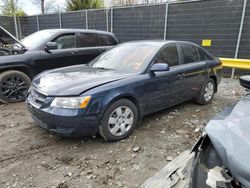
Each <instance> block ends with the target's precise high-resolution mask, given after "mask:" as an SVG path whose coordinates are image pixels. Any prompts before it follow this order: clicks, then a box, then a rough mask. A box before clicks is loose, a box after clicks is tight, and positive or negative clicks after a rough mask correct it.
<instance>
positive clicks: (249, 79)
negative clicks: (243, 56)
mask: <svg viewBox="0 0 250 188" xmlns="http://www.w3.org/2000/svg"><path fill="white" fill-rule="evenodd" d="M240 85H241V86H243V87H244V88H246V89H250V75H246V76H241V77H240Z"/></svg>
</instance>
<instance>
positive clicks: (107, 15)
mask: <svg viewBox="0 0 250 188" xmlns="http://www.w3.org/2000/svg"><path fill="white" fill-rule="evenodd" d="M106 26H107V31H109V9H106Z"/></svg>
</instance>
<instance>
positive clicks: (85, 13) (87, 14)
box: [85, 10, 89, 29]
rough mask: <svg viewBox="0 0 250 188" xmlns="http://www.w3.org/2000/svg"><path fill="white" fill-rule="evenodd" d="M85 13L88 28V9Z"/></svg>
mask: <svg viewBox="0 0 250 188" xmlns="http://www.w3.org/2000/svg"><path fill="white" fill-rule="evenodd" d="M85 14H86V16H85V18H86V20H85V21H86V29H88V28H89V24H88V11H87V10H85Z"/></svg>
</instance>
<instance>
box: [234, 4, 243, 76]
mask: <svg viewBox="0 0 250 188" xmlns="http://www.w3.org/2000/svg"><path fill="white" fill-rule="evenodd" d="M246 6H247V0H244V5H243V10H242V15H241V21H240V29H239V34H238V39H237V45H236V49H235V54H234V58H235V59H237V58H238V53H239V48H240V41H241V35H242V30H243V25H244V20H245V14H246ZM234 73H235V68H233V69H232V74H231V78H232V79H233V78H234Z"/></svg>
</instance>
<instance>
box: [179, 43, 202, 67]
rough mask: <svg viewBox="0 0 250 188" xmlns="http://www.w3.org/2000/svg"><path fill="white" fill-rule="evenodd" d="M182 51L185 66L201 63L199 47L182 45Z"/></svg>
mask: <svg viewBox="0 0 250 188" xmlns="http://www.w3.org/2000/svg"><path fill="white" fill-rule="evenodd" d="M181 50H182V55H183V61H184V62H183V63H184V64H187V63H194V62H198V61H200V57H199V54H198V49H197V47H195V46H191V45H185V44H184V45H183V44H182V45H181Z"/></svg>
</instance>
